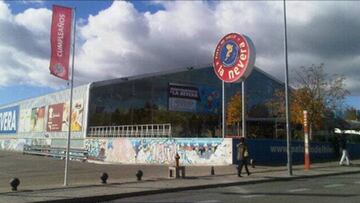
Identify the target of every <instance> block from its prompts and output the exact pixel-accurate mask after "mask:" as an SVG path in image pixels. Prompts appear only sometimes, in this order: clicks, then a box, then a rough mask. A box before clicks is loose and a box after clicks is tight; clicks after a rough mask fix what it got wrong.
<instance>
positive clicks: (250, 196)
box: [241, 195, 265, 198]
mask: <svg viewBox="0 0 360 203" xmlns="http://www.w3.org/2000/svg"><path fill="white" fill-rule="evenodd" d="M263 196H265V195H244V196H241V197H242V198H254V197H263Z"/></svg>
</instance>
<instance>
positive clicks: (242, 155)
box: [236, 137, 250, 177]
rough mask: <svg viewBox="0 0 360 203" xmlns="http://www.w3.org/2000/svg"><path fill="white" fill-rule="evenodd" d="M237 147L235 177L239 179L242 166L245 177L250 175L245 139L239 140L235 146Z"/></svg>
mask: <svg viewBox="0 0 360 203" xmlns="http://www.w3.org/2000/svg"><path fill="white" fill-rule="evenodd" d="M236 147H237V160H238V166H237V175H238V176H239V177H241V171H242V168H243V166H245V170H246V173H247V175H248V176H249V175H250V172H249V169H248V160H247V159H248V158H249V149H248V147H247V145H246V143H245V138H244V137H241V138H240V143H239V144H237V145H236Z"/></svg>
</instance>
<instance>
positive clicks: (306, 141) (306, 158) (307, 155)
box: [304, 110, 310, 170]
mask: <svg viewBox="0 0 360 203" xmlns="http://www.w3.org/2000/svg"><path fill="white" fill-rule="evenodd" d="M304 148H305V156H304V168H305V170H309V169H310V153H309V127H308V112H307V111H306V110H305V111H304Z"/></svg>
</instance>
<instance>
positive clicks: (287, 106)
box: [284, 0, 292, 176]
mask: <svg viewBox="0 0 360 203" xmlns="http://www.w3.org/2000/svg"><path fill="white" fill-rule="evenodd" d="M284 48H285V110H286V138H287V146H286V151H287V168H288V172H289V176H292V158H291V132H290V129H291V126H290V111H289V77H288V75H289V74H288V51H287V28H286V0H284Z"/></svg>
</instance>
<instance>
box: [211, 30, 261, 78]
mask: <svg viewBox="0 0 360 203" xmlns="http://www.w3.org/2000/svg"><path fill="white" fill-rule="evenodd" d="M254 63H255V49H254V46H253V43H252V42H251V40H250V38H248V37H247V36H245V35H240V34H238V33H230V34H227V35H226V36H225V37H223V38H222V39H221V40H220V42H219V43H218V45H217V46H216V49H215V53H214V71H215V73H216V75H217V76H218V77H219V78H220V80H222V81H224V82H228V83H231V82H237V81H239V80H243V79H245V78H246V77H247V76H249V75H250V73H251V71H252V69H253V67H254Z"/></svg>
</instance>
